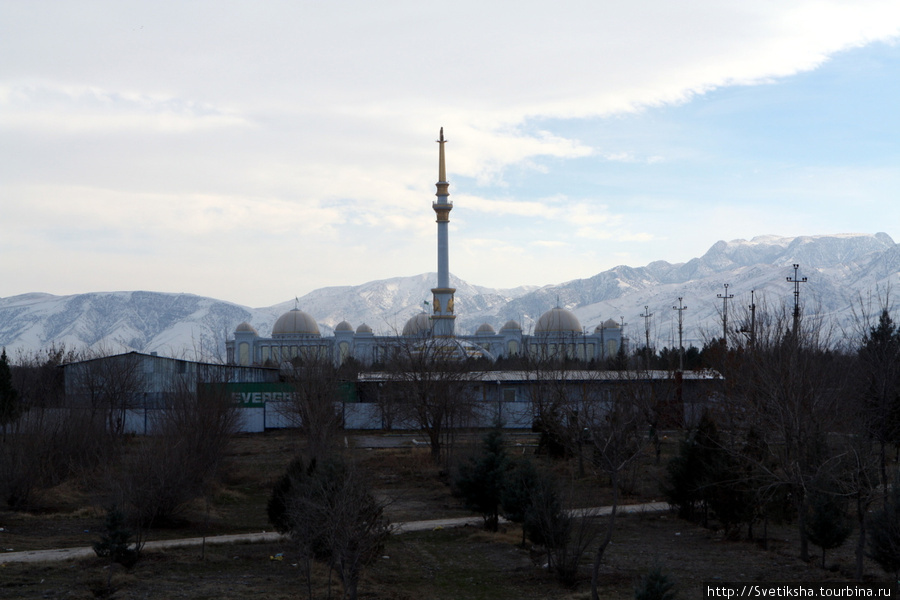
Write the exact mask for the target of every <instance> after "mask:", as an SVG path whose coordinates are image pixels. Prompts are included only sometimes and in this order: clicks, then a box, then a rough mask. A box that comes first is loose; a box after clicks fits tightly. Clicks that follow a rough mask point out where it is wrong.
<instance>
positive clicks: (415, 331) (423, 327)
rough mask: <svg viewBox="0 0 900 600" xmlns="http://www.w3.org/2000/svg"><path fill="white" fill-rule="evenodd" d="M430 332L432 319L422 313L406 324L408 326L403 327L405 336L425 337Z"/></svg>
mask: <svg viewBox="0 0 900 600" xmlns="http://www.w3.org/2000/svg"><path fill="white" fill-rule="evenodd" d="M430 330H431V318H430V317H429V316H428V313H424V312H420V313H419V314H417V315H414V316H412V317H410V319H409V321H407V322H406V325H404V326H403V335H411V336H416V335H423V334H424V333H426V332H427V331H430Z"/></svg>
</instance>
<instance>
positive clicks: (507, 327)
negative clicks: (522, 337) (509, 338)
mask: <svg viewBox="0 0 900 600" xmlns="http://www.w3.org/2000/svg"><path fill="white" fill-rule="evenodd" d="M512 329H515V330H517V331H522V326H521V325H519V324H518V323H517V322H516V321H513V320H512V319H510V320H509V321H507V322H506V324H505V325H504V326H503V327H501V328H500V331H509V330H512Z"/></svg>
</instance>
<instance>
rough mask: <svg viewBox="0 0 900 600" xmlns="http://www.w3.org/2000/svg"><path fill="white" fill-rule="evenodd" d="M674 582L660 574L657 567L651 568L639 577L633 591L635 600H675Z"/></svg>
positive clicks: (660, 570) (660, 571) (659, 569)
mask: <svg viewBox="0 0 900 600" xmlns="http://www.w3.org/2000/svg"><path fill="white" fill-rule="evenodd" d="M674 587H675V582H674V581H672V580H671V579H669V576H668V575H666V574H665V573H663V572H662V569H661V568H659V567H653V568H652V569H650V571H648V572H647V574H646V575H644V576H643V577H641V580H640V581H639V582H638V585H637V587H635V589H634V598H635V600H675V591H674V590H673V588H674Z"/></svg>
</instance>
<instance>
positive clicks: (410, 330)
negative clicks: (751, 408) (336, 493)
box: [225, 128, 623, 366]
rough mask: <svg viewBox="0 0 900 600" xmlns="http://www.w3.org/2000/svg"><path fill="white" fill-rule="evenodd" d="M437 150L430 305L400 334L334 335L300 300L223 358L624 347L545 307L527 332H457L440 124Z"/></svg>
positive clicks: (616, 334) (600, 356) (237, 341)
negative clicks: (265, 332) (324, 331)
mask: <svg viewBox="0 0 900 600" xmlns="http://www.w3.org/2000/svg"><path fill="white" fill-rule="evenodd" d="M437 141H438V144H439V151H438V182H437V184H436V186H437V193H436V194H435V196H437V200H436V201H434V202H433V203H432V205H431V207H432V209H433V210H434V212H435V215H436V216H437V259H438V260H437V262H438V269H437V272H438V277H437V282H436V283H437V286H436V287H434V288H432V290H431V292H432V301H431V312H430V313H429V312H421V313H419V314H417V315H415V316H413V317H412V318H410V319H409V320H408V321H407V322H406V324H405V325H404V327H403V330H402V332H401V334H400V335H399V336H397V335H392V336H381V335H375V334H374V332H373V331H372V328H371V327H369V326H368V325H366V324H365V323H363V324H361V325H359V326H358V327H357V328H356V329H354V328H353V326H352V325H351V324H350V323H348V322H346V321H343V322H341V323H339V324H338V325H337V326H336V327H335V328H334V335H333V336H331V337H323V336H322V335H321V334H320V332H319V326H318V324H317V323H316V321H315V319H313V318H312V317H311V316H310V315H309V314H307V313H305V312H303V311H302V310H300V309H299V307H295V308H294V309H292V310H290V311H288V312H286V313H285V314H283V315H281V317H279V318H278V320H277V321H275V324H274V325H273V326H272V334H271V336H270V337H262V336H260V335H259V332H257V331H256V329H255V328H254V327H253V326H252V325H250V324H249V323H246V322H244V323H241V324H240V325H238V326H237V328H236V329H235V331H234V338H233V339H231V340H228V341H227V342H226V344H225V346H226V352H227V361H228V363H229V364H236V365H242V366H253V365H278V364H281V363H282V362H284V361H289V360H291V359H294V358H297V357H301V358H302V357H315V358H316V359H321V360H329V359H330V360H332V361H333V362H334V364H335V365H340V364H342V363H343V362H344V361H346V360H348V359H349V358H351V357H352V358H353V359H355V360H356V361H358V362H359V363H360V364H362V365H365V366H369V365H373V364H378V363H384V362H386V361H387V360H389V359H390V358H391V357H392V356H393V355H395V354H396V353H397V352H399V351H400V350H401V349H403V348H411V347H418V348H420V349H425V348H431V349H435V350H436V351H437V352H436V353H438V352H439V353H440V355H442V356H445V357H452V358H457V359H463V358H486V359H489V360H492V361H496V360H497V359H500V358H512V357H516V356H523V355H524V356H529V357H534V358H539V359H580V360H584V361H592V360H604V359H606V358H609V357H611V356H615V355H616V353H617V352H618V351H619V348H620V347H621V346H622V343H623V337H622V328H621V327H620V325H619V324H618V323H617V322H616V321H614V320H612V319H610V320H608V321H606V322H604V323H601V324H600V325H598V326H597V327H596V328H595V329H594V330H593V331H592V332H590V333H589V332H587V331H585V330H584V329H582V327H581V323H580V322H579V321H578V318H577V317H576V316H575V315H574V314H573V313H572V312H570V311H568V310H566V309H564V308H560V307H555V308H550V309H549V310H547V312H545V313H544V314H543V315H541V317H540V318H539V319H538V320H537V323H536V324H535V326H534V331H533V333H531V334H525V333H524V332H523V331H522V327H521V325H519V323H517V322H516V321H513V320H510V321H507V322H506V323H505V324H503V325H502V326H501V327H500V330H499V331H496V330H495V329H494V328H493V326H491V325H490V324H489V323H484V324H482V325H480V326H479V327H478V329H477V330H476V331H475V332H474V333H473V334H471V335H466V334H459V333H457V332H456V331H455V322H456V314H455V313H454V293H455V292H456V290H455V289H454V288H452V287H450V242H449V231H448V229H449V225H450V211H451V210H452V209H453V203H452V202H450V191H449V189H450V183H449V182H448V181H447V171H446V166H445V160H444V144H445V143H446V140H444V130H443V128H441V132H440V138H439V139H438V140H437Z"/></svg>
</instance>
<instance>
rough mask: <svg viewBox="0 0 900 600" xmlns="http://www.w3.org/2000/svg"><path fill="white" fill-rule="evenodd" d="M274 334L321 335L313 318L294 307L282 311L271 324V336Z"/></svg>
mask: <svg viewBox="0 0 900 600" xmlns="http://www.w3.org/2000/svg"><path fill="white" fill-rule="evenodd" d="M276 335H321V334H320V333H319V326H318V325H317V324H316V321H315V319H313V318H312V317H311V316H309V315H308V314H306V313H305V312H303V311H302V310H300V309H299V308H294V309H291V310H289V311H288V312H286V313H284V314H283V315H281V316H280V317H278V320H277V321H275V325H273V326H272V337H274V336H276Z"/></svg>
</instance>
